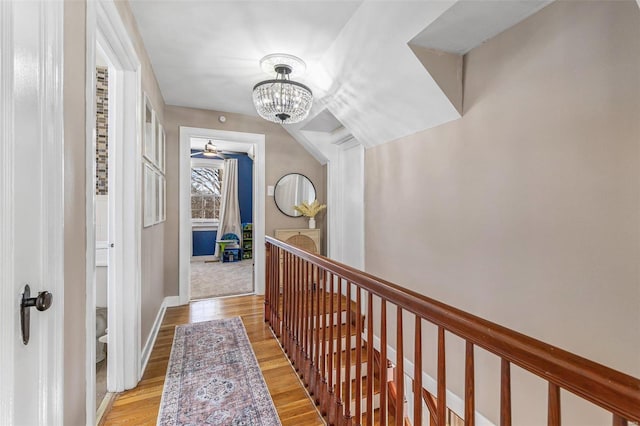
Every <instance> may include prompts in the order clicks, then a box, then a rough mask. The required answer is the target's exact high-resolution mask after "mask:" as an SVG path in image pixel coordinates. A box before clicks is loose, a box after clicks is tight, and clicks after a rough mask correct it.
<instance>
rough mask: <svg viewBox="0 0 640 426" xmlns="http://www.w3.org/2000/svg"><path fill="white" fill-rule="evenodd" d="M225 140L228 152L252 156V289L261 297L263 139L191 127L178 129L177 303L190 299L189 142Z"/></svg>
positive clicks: (191, 231)
mask: <svg viewBox="0 0 640 426" xmlns="http://www.w3.org/2000/svg"><path fill="white" fill-rule="evenodd" d="M209 139H212V140H215V141H224V144H225V148H226V149H228V150H229V151H244V152H250V153H251V154H252V155H253V177H252V179H253V194H252V198H253V199H252V204H253V218H252V222H251V231H252V257H253V264H254V273H253V288H254V291H255V293H256V294H264V287H265V285H264V280H265V277H264V273H265V250H264V244H261V243H260V242H261V241H264V234H265V217H264V211H265V145H264V141H265V136H264V135H262V134H255V133H243V132H233V131H224V130H215V129H203V128H194V127H180V154H179V155H180V254H179V255H180V273H179V279H180V303H183V304H185V303H188V302H189V300H191V260H192V249H193V228H192V216H191V211H192V210H191V171H192V164H191V154H192V140H205V141H206V140H209Z"/></svg>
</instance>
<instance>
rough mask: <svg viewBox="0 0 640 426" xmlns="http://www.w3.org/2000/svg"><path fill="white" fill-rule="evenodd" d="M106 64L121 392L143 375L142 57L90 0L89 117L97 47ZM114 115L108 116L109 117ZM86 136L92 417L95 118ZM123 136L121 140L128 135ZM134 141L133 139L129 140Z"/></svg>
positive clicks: (112, 299) (114, 365) (112, 370)
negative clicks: (102, 54) (107, 67)
mask: <svg viewBox="0 0 640 426" xmlns="http://www.w3.org/2000/svg"><path fill="white" fill-rule="evenodd" d="M98 48H99V49H100V50H101V51H102V53H104V56H106V59H107V62H108V65H109V73H110V75H109V77H110V78H109V80H110V82H109V90H110V94H109V95H110V96H109V97H110V99H109V103H110V107H111V108H114V110H112V111H110V114H109V115H110V123H109V130H110V136H109V145H110V148H109V160H110V161H109V167H110V170H109V175H110V178H109V189H110V192H112V193H113V195H114V196H113V197H111V196H110V199H109V204H110V205H109V210H110V214H109V216H110V218H109V222H110V223H109V228H110V231H109V240H110V241H109V242H110V243H111V244H113V247H112V248H110V249H109V250H110V253H109V266H108V267H109V280H108V281H109V284H108V285H109V291H108V307H109V311H108V324H109V325H108V326H109V345H108V346H107V351H108V357H109V364H108V367H107V368H108V372H107V388H108V390H109V391H110V392H120V391H123V390H125V389H131V388H133V387H135V386H136V385H137V383H138V381H139V379H140V377H141V366H142V365H141V361H142V359H141V350H140V347H141V327H140V324H141V319H140V316H141V312H140V310H141V308H140V298H141V288H140V287H141V264H142V262H141V258H140V256H141V232H142V218H141V171H140V167H139V165H140V163H141V141H142V133H141V132H142V124H141V120H142V108H143V103H142V80H141V65H140V60H139V58H138V55H137V53H136V50H135V48H134V46H133V43H132V42H131V39H130V37H129V34H128V32H127V29H126V27H125V25H124V23H123V22H122V18H121V17H120V13H119V12H118V9H117V7H116V5H115V2H114V1H113V0H100V1H96V2H87V59H86V61H87V62H86V63H87V65H86V68H87V75H86V79H87V87H86V92H87V95H86V96H87V103H86V105H87V109H86V114H87V117H93V116H95V66H96V50H97V49H98ZM112 118H113V121H112V120H111V119H112ZM86 137H87V157H86V162H87V171H88V172H87V182H86V184H87V188H86V196H87V205H86V221H87V252H86V256H87V269H86V289H87V302H86V306H87V316H86V335H87V341H86V353H87V358H86V360H87V361H86V374H87V389H86V406H87V410H86V411H87V417H86V423H87V425H94V424H95V412H96V409H95V337H96V336H95V267H96V259H95V251H96V236H95V219H94V218H95V120H89V119H87V121H86ZM125 141H126V143H125ZM131 141H133V142H134V143H131Z"/></svg>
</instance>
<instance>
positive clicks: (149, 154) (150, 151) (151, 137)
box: [142, 94, 157, 164]
mask: <svg viewBox="0 0 640 426" xmlns="http://www.w3.org/2000/svg"><path fill="white" fill-rule="evenodd" d="M156 120H157V118H156V112H155V111H154V109H153V106H152V105H151V101H150V100H149V97H148V96H147V95H146V94H145V95H144V110H143V112H142V123H143V137H144V141H143V144H142V155H143V156H144V157H145V158H146V159H147V160H149V161H150V162H151V163H154V164H155V162H156V140H155V139H156Z"/></svg>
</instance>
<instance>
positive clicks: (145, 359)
mask: <svg viewBox="0 0 640 426" xmlns="http://www.w3.org/2000/svg"><path fill="white" fill-rule="evenodd" d="M179 305H180V297H178V296H169V297H165V298H164V300H163V301H162V304H161V305H160V309H158V314H157V315H156V319H155V321H154V322H153V326H152V327H151V332H149V337H148V338H147V342H146V343H145V344H144V347H143V348H142V357H141V365H142V367H141V368H140V375H141V376H142V375H143V374H144V370H145V369H146V368H147V364H148V363H149V357H151V351H152V350H153V345H154V344H155V343H156V339H157V337H158V332H159V331H160V326H161V325H162V320H163V319H164V314H165V312H166V311H167V308H171V307H174V306H179Z"/></svg>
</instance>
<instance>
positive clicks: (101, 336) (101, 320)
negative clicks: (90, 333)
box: [96, 308, 107, 363]
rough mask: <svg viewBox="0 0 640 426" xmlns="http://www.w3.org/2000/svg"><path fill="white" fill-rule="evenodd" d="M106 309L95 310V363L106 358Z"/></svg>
mask: <svg viewBox="0 0 640 426" xmlns="http://www.w3.org/2000/svg"><path fill="white" fill-rule="evenodd" d="M106 343H107V308H96V363H98V362H100V361H102V360H104V359H105V357H106V356H107V348H106V346H107V345H106Z"/></svg>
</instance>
